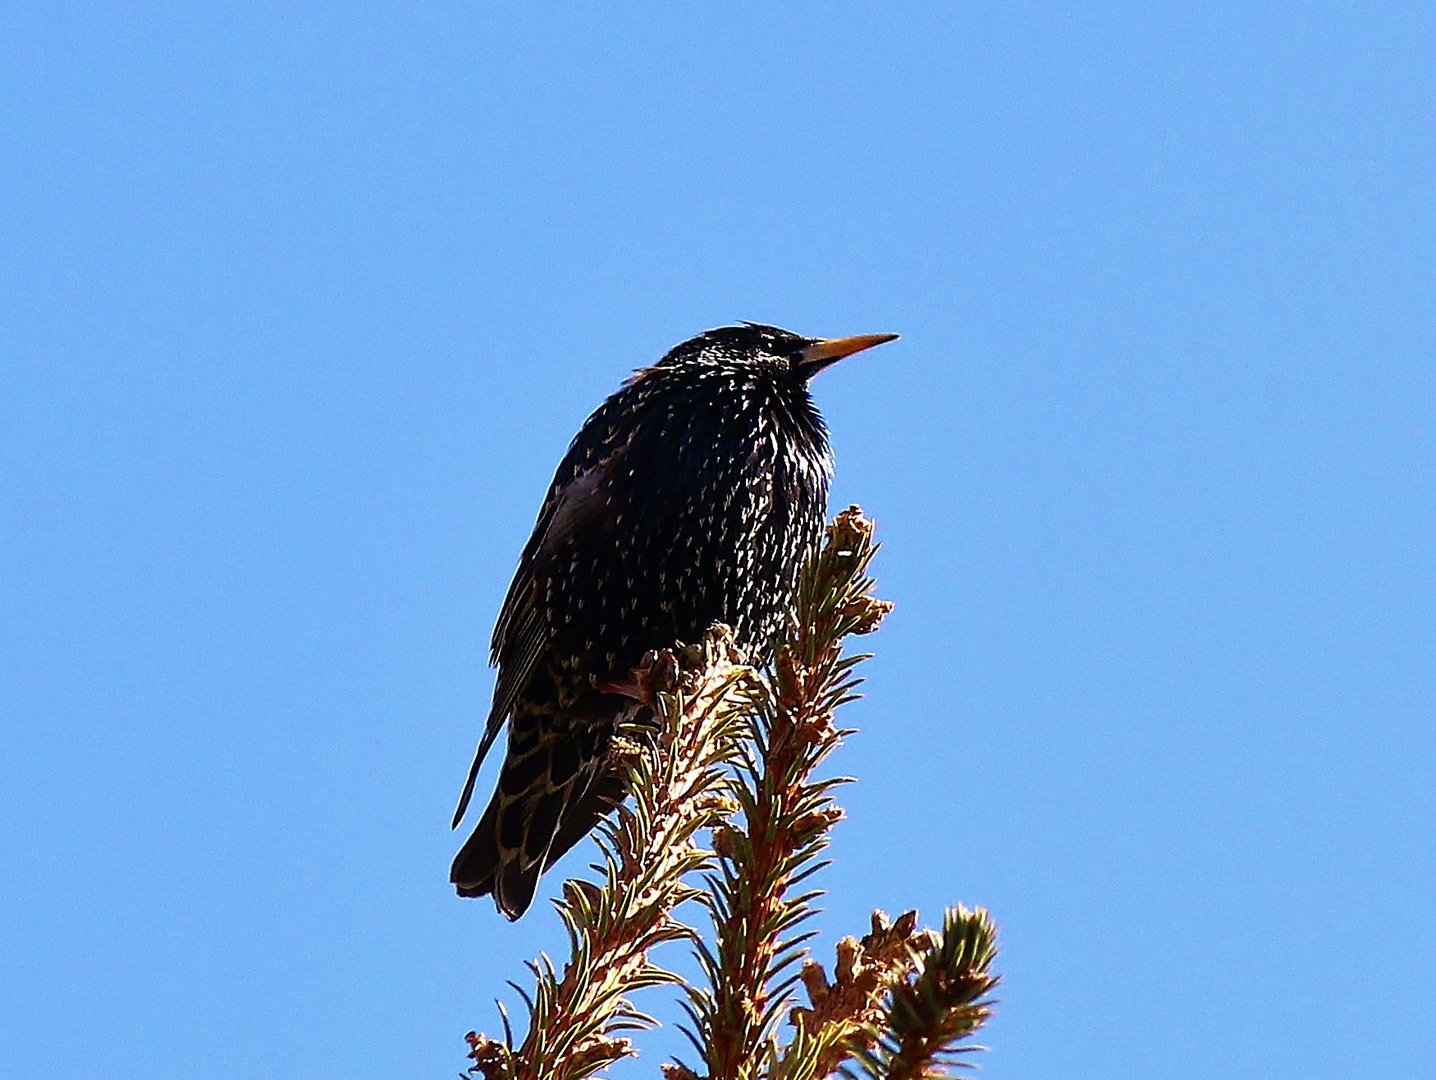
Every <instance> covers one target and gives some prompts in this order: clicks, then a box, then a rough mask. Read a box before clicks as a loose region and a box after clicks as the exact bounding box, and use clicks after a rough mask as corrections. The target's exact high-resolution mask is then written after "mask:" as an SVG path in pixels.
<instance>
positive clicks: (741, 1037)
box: [688, 507, 892, 1080]
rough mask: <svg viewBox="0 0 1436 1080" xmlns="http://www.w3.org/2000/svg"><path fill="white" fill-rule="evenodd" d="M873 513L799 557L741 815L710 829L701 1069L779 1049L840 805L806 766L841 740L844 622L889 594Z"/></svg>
mask: <svg viewBox="0 0 1436 1080" xmlns="http://www.w3.org/2000/svg"><path fill="white" fill-rule="evenodd" d="M872 537H873V528H872V523H871V522H870V521H868V520H867V519H866V518H865V517H863V515H862V512H861V511H860V510H858V508H857V507H849V508H848V509H847V510H845V511H843V512H842V513H841V514H839V515H838V516H837V518H836V519H835V520H834V522H833V523H832V525H830V526H829V528H828V534H827V539H826V542H825V544H824V546H823V549H822V551H821V552H820V553H819V554H818V556H817V557H816V558H815V559H814V560H813V561H812V563H810V564H809V566H808V567H807V568H806V569H805V570H804V572H803V575H802V578H801V581H800V583H799V588H798V597H797V602H796V604H795V607H794V612H793V618H792V620H791V622H790V625H789V629H788V632H787V635H786V639H785V640H783V641H781V642H780V643H779V645H778V648H777V650H776V654H775V656H774V660H773V664H772V667H771V670H770V672H769V681H770V684H771V694H770V695H769V696H768V698H767V699H766V700H765V701H764V703H763V707H762V708H761V709H759V710H756V711H755V712H754V713H753V715H752V718H751V728H750V731H749V740H750V742H751V746H750V747H749V748H748V753H747V754H746V755H745V756H744V758H743V760H742V761H741V763H740V766H739V768H738V782H737V785H736V789H735V790H736V794H737V798H738V802H739V805H740V807H741V809H742V821H741V822H740V823H734V822H730V823H728V824H726V825H723V826H721V827H720V828H719V829H718V831H717V832H716V834H715V836H714V849H715V850H716V852H717V853H718V856H719V868H718V872H717V873H714V874H710V875H708V885H709V891H710V893H711V908H712V913H713V923H714V930H715V943H714V945H713V947H712V948H711V949H710V948H709V947H708V946H706V945H705V944H704V943H703V942H702V941H698V942H697V952H698V958H699V960H700V962H701V964H702V966H703V968H704V971H705V973H706V975H707V977H708V983H709V985H708V987H707V988H706V989H690V991H689V1005H688V1011H689V1015H690V1018H691V1019H692V1021H693V1023H694V1027H695V1030H694V1031H692V1032H690V1036H691V1037H692V1039H693V1041H694V1044H695V1045H696V1046H697V1047H698V1049H699V1051H700V1053H702V1055H703V1062H704V1065H705V1066H706V1068H707V1076H708V1077H709V1078H710V1080H750V1078H754V1077H758V1076H760V1075H766V1074H767V1072H768V1071H769V1070H770V1069H771V1068H772V1066H773V1065H774V1063H775V1062H776V1061H777V1059H778V1048H777V1046H776V1043H775V1036H774V1029H775V1028H776V1025H777V1021H778V1020H779V1019H780V1017H781V1016H782V1014H783V1012H784V1011H785V1008H786V1006H787V1005H788V1004H789V1003H790V1000H791V989H792V986H793V984H794V982H796V980H797V978H798V976H797V975H787V976H785V972H787V971H788V970H789V969H790V968H791V967H792V966H793V965H794V964H796V963H798V962H800V961H801V960H802V959H803V958H804V956H805V955H806V952H807V950H806V948H805V947H804V946H805V943H806V942H807V941H808V940H809V938H810V937H811V936H812V935H811V934H807V933H801V932H797V928H798V927H799V926H800V925H801V924H802V923H803V922H804V921H805V920H806V919H807V918H808V917H809V916H810V915H811V914H812V906H811V905H812V901H813V900H814V899H815V898H816V897H817V896H818V895H819V893H817V892H815V891H796V890H799V887H800V886H801V885H802V883H803V882H804V881H805V880H806V878H807V877H808V876H809V875H810V874H811V873H813V872H814V871H816V870H817V869H820V868H821V865H822V864H821V863H816V862H815V859H816V856H817V855H818V854H819V853H820V852H821V851H822V850H823V848H825V847H826V846H827V843H828V832H829V830H830V829H831V827H832V826H833V824H834V823H835V822H837V821H838V820H840V819H841V817H842V810H841V809H840V808H839V807H838V806H837V805H836V803H834V801H833V798H832V794H831V793H832V791H833V789H834V787H836V785H837V784H838V783H841V780H814V779H813V778H812V774H813V771H814V770H815V769H816V768H817V767H818V765H820V764H821V763H822V761H823V760H824V759H825V758H826V757H827V756H828V755H829V754H830V753H831V752H832V751H833V750H834V749H835V748H836V747H837V745H838V744H839V743H840V742H841V740H842V736H843V735H844V734H845V732H843V731H840V730H839V729H838V728H837V727H836V726H835V725H834V723H833V714H834V710H836V709H837V708H838V706H840V705H842V704H843V703H845V702H847V701H849V700H851V699H852V698H853V697H854V696H855V695H854V691H855V689H856V687H857V685H858V682H859V680H858V679H857V677H856V676H855V675H854V674H853V669H854V667H855V666H856V665H857V664H858V663H859V662H860V661H861V660H863V659H864V658H865V657H863V656H861V655H858V656H850V657H844V656H843V655H842V642H843V639H844V638H845V637H847V636H848V635H849V634H863V633H868V632H870V631H872V630H874V629H876V628H877V625H878V623H879V622H880V621H881V620H882V618H883V616H884V615H886V614H887V612H888V611H889V610H891V607H892V605H891V604H890V603H888V602H886V601H882V600H877V599H875V598H873V597H872V595H871V591H872V588H873V581H872V579H871V578H870V577H869V576H868V574H867V568H868V564H869V562H870V561H871V560H872V557H873V554H874V553H875V551H876V550H877V549H876V546H875V545H874V544H873V538H872Z"/></svg>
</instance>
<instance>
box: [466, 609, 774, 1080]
mask: <svg viewBox="0 0 1436 1080" xmlns="http://www.w3.org/2000/svg"><path fill="white" fill-rule="evenodd" d="M740 661H741V657H740V656H739V655H738V653H737V650H736V649H735V648H734V646H733V638H732V634H731V632H729V631H728V630H727V628H726V627H716V628H714V629H713V630H712V631H710V632H709V633H708V634H707V635H705V636H704V639H703V641H702V642H701V643H700V644H699V645H698V646H694V647H692V648H688V649H683V650H680V651H679V653H678V655H677V656H675V655H674V653H672V652H667V651H665V652H661V653H655V654H650V656H649V657H647V658H645V662H644V665H643V666H642V667H640V668H639V670H638V671H637V672H636V673H635V682H636V685H637V687H638V696H639V698H640V700H642V701H644V702H645V703H646V704H648V705H649V706H650V708H651V711H650V712H649V714H648V716H647V718H646V719H645V720H643V721H639V722H636V723H634V724H631V725H629V726H628V727H627V728H625V729H624V730H622V731H621V732H620V733H619V737H618V738H617V739H615V740H614V748H613V751H612V754H613V757H612V763H613V764H614V765H616V766H619V767H622V768H624V769H626V770H627V771H628V774H629V788H630V790H631V791H632V792H633V793H634V801H633V805H632V807H631V808H628V807H624V808H622V809H620V810H619V812H618V813H617V815H616V817H615V818H614V819H613V820H611V821H610V822H607V823H606V824H605V825H604V826H603V827H602V831H601V835H600V849H601V852H602V860H603V861H602V864H601V865H600V866H597V867H596V869H598V870H599V871H600V873H601V875H602V882H601V883H600V884H595V883H593V882H588V881H569V882H567V883H566V884H565V886H564V891H563V897H562V899H561V900H559V901H558V903H557V906H558V909H559V914H560V916H561V918H562V919H563V922H564V926H565V927H566V929H567V930H568V936H569V946H570V956H569V960H568V962H567V964H565V966H564V969H563V972H562V974H561V975H560V974H559V973H558V972H557V971H556V970H555V968H554V966H553V964H552V963H551V961H549V959H548V958H547V957H540V959H539V961H538V962H537V963H533V964H530V965H529V968H530V970H531V972H532V973H533V975H534V978H535V980H536V983H537V986H536V988H535V990H534V992H533V994H532V995H529V994H528V993H526V992H525V991H523V990H522V989H520V988H518V987H515V989H517V990H518V991H519V993H520V994H521V995H522V996H523V997H524V1000H525V1002H526V1004H527V1005H528V1010H529V1030H528V1035H527V1037H526V1038H525V1039H524V1042H523V1044H522V1045H521V1046H519V1047H518V1048H517V1049H515V1048H514V1047H513V1040H512V1037H511V1036H510V1035H509V1034H508V1032H507V1027H508V1023H507V1019H505V1029H506V1035H505V1039H504V1040H503V1041H502V1042H500V1041H499V1040H496V1039H490V1038H487V1037H484V1036H479V1035H475V1034H473V1033H470V1035H469V1037H468V1039H469V1046H470V1052H469V1057H470V1059H471V1060H472V1061H473V1062H474V1064H473V1066H471V1068H470V1069H469V1073H470V1075H473V1076H481V1077H483V1078H484V1080H579V1078H581V1077H586V1076H592V1075H593V1074H595V1073H597V1072H598V1071H599V1070H601V1069H604V1068H606V1067H607V1066H609V1065H611V1064H612V1063H613V1062H615V1061H617V1060H618V1059H620V1058H622V1057H626V1056H629V1055H631V1054H632V1053H634V1051H633V1048H632V1045H631V1043H630V1042H629V1040H628V1038H627V1037H626V1033H627V1032H631V1031H633V1030H636V1029H640V1028H644V1027H647V1026H649V1025H650V1024H651V1023H652V1021H651V1019H650V1018H649V1017H648V1016H646V1015H644V1014H643V1013H641V1012H639V1011H638V1010H637V1009H636V1008H634V1006H633V1004H632V1003H631V1001H630V995H631V994H632V992H633V991H634V990H637V989H641V988H643V987H648V986H654V985H657V984H660V983H668V982H674V981H676V976H674V975H673V974H672V973H671V972H669V971H667V970H665V969H664V968H661V967H659V966H657V965H656V964H654V963H653V962H652V960H651V959H650V957H649V953H650V951H651V950H652V949H653V948H654V947H655V946H657V945H659V944H662V943H663V942H666V941H673V940H677V939H680V938H686V937H689V936H691V934H692V930H691V929H690V928H689V927H688V926H687V925H686V924H684V923H683V922H681V921H680V920H679V919H677V918H676V917H675V915H674V909H675V908H676V907H677V906H678V905H679V904H681V903H683V902H684V901H685V900H689V899H692V898H694V897H695V896H697V895H698V894H699V892H700V890H699V889H697V888H696V887H694V886H693V885H691V884H689V883H687V882H686V881H685V880H684V879H685V876H687V875H689V874H691V873H693V872H694V871H695V870H699V869H701V868H703V867H705V866H707V865H709V864H710V861H711V858H712V856H711V853H710V852H709V851H707V850H705V849H704V848H702V847H701V846H699V844H698V843H697V840H696V837H697V834H698V833H699V832H700V831H702V830H703V829H705V828H711V827H712V826H713V825H714V824H715V823H716V822H717V821H719V820H720V819H722V818H723V817H724V816H726V814H727V813H729V812H731V800H730V799H729V797H728V789H729V787H730V784H731V780H730V762H731V758H732V756H733V754H734V752H735V750H736V748H737V747H738V746H739V745H740V744H741V743H740V738H741V727H742V724H743V722H744V718H745V716H746V715H747V713H748V712H750V711H751V709H752V707H753V700H752V699H753V695H754V694H755V693H756V690H757V687H756V680H755V679H754V678H753V675H752V671H751V669H748V668H746V667H742V666H741V664H740Z"/></svg>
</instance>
